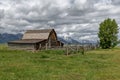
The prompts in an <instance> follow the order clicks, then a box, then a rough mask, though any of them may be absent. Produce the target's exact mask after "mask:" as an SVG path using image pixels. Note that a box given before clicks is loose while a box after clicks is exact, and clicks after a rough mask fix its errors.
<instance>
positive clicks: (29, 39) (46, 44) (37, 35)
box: [8, 29, 64, 50]
mask: <svg viewBox="0 0 120 80" xmlns="http://www.w3.org/2000/svg"><path fill="white" fill-rule="evenodd" d="M63 45H64V44H63V43H62V42H60V41H58V38H57V34H56V32H55V30H54V29H42V30H27V31H26V32H25V33H24V34H23V37H22V39H21V40H17V41H10V42H8V46H9V47H10V48H12V49H24V50H41V49H45V48H51V47H56V46H57V47H62V46H63Z"/></svg>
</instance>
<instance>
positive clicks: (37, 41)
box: [8, 39, 45, 43]
mask: <svg viewBox="0 0 120 80" xmlns="http://www.w3.org/2000/svg"><path fill="white" fill-rule="evenodd" d="M42 41H45V40H41V39H36V40H35V39H28V40H27V39H22V40H16V41H11V42H8V43H39V42H42Z"/></svg>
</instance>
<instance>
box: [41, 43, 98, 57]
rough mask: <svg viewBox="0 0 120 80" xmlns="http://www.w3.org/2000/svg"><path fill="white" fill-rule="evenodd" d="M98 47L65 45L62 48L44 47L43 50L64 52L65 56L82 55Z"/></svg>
mask: <svg viewBox="0 0 120 80" xmlns="http://www.w3.org/2000/svg"><path fill="white" fill-rule="evenodd" d="M98 47H99V45H65V46H63V47H61V46H51V47H47V46H45V47H44V48H43V49H45V50H64V51H65V54H66V55H69V54H71V53H73V52H74V53H77V52H81V53H82V54H84V53H85V51H89V50H94V49H97V48H98Z"/></svg>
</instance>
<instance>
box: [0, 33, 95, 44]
mask: <svg viewBox="0 0 120 80" xmlns="http://www.w3.org/2000/svg"><path fill="white" fill-rule="evenodd" d="M22 36H23V34H8V33H3V34H0V43H7V42H9V41H14V40H19V39H21V38H22ZM58 40H59V41H61V42H63V43H64V44H91V43H92V44H95V42H94V41H89V40H75V39H73V38H71V37H67V38H65V37H58Z"/></svg>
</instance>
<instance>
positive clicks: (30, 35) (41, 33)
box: [22, 29, 56, 39]
mask: <svg viewBox="0 0 120 80" xmlns="http://www.w3.org/2000/svg"><path fill="white" fill-rule="evenodd" d="M52 31H54V29H43V30H27V31H26V33H25V34H24V35H23V38H22V39H48V37H49V35H50V33H51V32H52ZM54 32H55V31H54ZM55 34H56V33H55Z"/></svg>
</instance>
